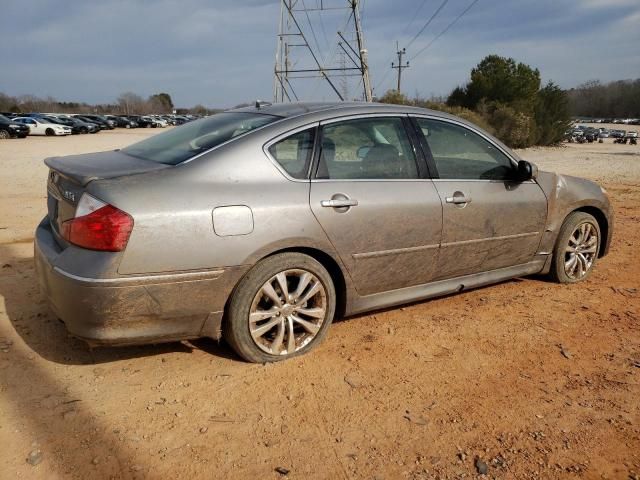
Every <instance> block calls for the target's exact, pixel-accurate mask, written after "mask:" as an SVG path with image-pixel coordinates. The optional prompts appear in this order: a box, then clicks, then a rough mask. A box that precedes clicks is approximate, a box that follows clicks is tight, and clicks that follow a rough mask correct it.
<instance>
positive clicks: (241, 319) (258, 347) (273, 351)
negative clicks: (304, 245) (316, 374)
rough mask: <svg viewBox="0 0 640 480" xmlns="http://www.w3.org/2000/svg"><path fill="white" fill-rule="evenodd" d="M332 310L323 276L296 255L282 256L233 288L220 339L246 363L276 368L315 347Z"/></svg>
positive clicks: (311, 261)
mask: <svg viewBox="0 0 640 480" xmlns="http://www.w3.org/2000/svg"><path fill="white" fill-rule="evenodd" d="M335 308H336V293H335V287H334V285H333V281H332V280H331V276H330V275H329V273H328V272H327V270H326V269H325V268H324V267H323V266H322V264H320V263H319V262H318V261H316V260H315V259H313V258H311V257H309V256H307V255H303V254H301V253H293V252H291V253H282V254H277V255H274V256H272V257H268V258H266V259H265V260H263V261H261V262H260V263H258V264H257V265H256V266H254V267H253V269H252V270H251V271H250V272H249V273H248V274H247V275H246V276H245V277H244V278H243V279H242V280H241V281H240V283H239V284H238V285H237V287H236V289H235V291H234V293H233V295H232V298H231V303H230V304H229V309H228V311H227V323H226V325H225V328H224V336H225V339H226V340H227V342H228V343H229V344H230V345H231V347H232V348H233V349H234V350H235V351H236V353H238V355H240V356H241V357H242V358H244V359H245V360H247V361H249V362H259V363H264V362H276V361H279V360H284V359H286V358H291V357H293V356H297V355H301V354H303V353H306V352H307V351H309V350H311V349H312V348H314V347H315V346H316V345H318V344H319V343H320V342H321V341H322V339H323V338H324V337H325V335H326V334H327V330H328V328H329V325H330V324H331V321H332V320H333V315H334V313H335Z"/></svg>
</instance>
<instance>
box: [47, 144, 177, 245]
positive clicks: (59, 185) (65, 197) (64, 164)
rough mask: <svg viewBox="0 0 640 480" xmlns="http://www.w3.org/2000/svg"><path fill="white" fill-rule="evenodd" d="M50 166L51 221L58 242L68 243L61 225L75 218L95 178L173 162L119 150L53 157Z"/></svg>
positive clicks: (49, 198) (158, 167)
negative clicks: (87, 189) (152, 159)
mask: <svg viewBox="0 0 640 480" xmlns="http://www.w3.org/2000/svg"><path fill="white" fill-rule="evenodd" d="M44 163H45V164H46V165H47V166H48V167H49V169H50V170H49V176H48V178H47V212H48V216H49V223H50V224H51V227H52V228H53V230H54V232H55V233H56V234H57V235H56V237H57V240H58V243H60V244H61V245H63V246H66V244H67V242H66V241H65V240H64V239H63V238H62V236H61V235H60V232H61V231H62V228H61V226H62V224H63V223H64V222H65V221H67V220H70V219H72V218H74V217H75V211H76V207H77V205H78V202H79V201H80V197H81V196H82V194H83V193H84V191H85V189H86V186H87V185H88V184H89V183H90V182H92V181H94V180H104V179H109V178H116V177H122V176H125V175H135V174H140V173H146V172H151V171H155V170H161V169H164V168H169V167H170V166H171V165H166V164H163V163H157V162H150V161H148V160H142V159H139V158H135V157H132V156H130V155H125V154H124V153H121V152H119V151H117V150H116V151H110V152H99V153H88V154H83V155H70V156H66V157H50V158H46V159H45V160H44Z"/></svg>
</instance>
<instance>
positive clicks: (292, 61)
mask: <svg viewBox="0 0 640 480" xmlns="http://www.w3.org/2000/svg"><path fill="white" fill-rule="evenodd" d="M307 1H311V2H314V0H307ZM329 1H332V4H331V5H325V3H327V2H326V0H315V3H314V4H313V6H309V7H307V5H305V0H280V2H281V3H280V26H279V29H278V30H279V31H278V45H277V49H276V62H275V68H274V86H273V99H274V101H275V102H290V101H297V100H299V99H300V98H299V95H298V92H297V91H296V88H294V83H295V84H296V86H297V85H298V82H297V81H298V80H301V79H314V78H315V79H318V78H319V79H321V80H323V81H325V82H326V83H327V84H328V86H329V87H330V88H331V90H332V91H333V92H334V93H335V95H336V96H337V97H338V98H339V99H340V100H346V99H347V98H346V94H345V93H346V92H347V91H348V89H347V87H346V86H345V85H346V77H359V81H358V84H360V83H362V99H363V100H365V101H367V102H370V101H371V81H370V78H369V65H368V63H367V50H366V48H365V46H364V36H363V34H362V26H361V22H360V11H359V0H329ZM345 3H346V5H345ZM331 10H346V11H348V12H349V14H348V18H347V22H346V23H345V31H346V30H350V29H351V27H352V28H353V29H354V30H355V35H354V37H353V38H350V37H349V36H348V35H345V34H344V33H343V32H342V31H338V32H337V35H338V37H339V38H340V41H338V42H337V49H338V52H339V53H340V57H341V62H340V63H339V64H336V65H334V64H333V63H331V60H330V59H328V58H327V57H328V55H325V56H324V57H323V56H322V55H321V52H320V43H319V42H318V38H317V37H316V34H315V31H314V28H313V23H312V22H311V18H310V15H309V14H310V12H316V13H319V14H322V13H323V12H328V11H331ZM305 19H306V21H307V25H305V22H304V20H305ZM320 19H321V21H322V17H320ZM307 26H308V28H309V31H310V33H311V36H309V31H307ZM322 29H323V33H324V25H322ZM309 38H313V39H314V41H315V45H314V46H313V47H312V45H311V43H310V42H309V40H308V39H309ZM348 38H349V39H348ZM325 40H326V36H325ZM347 60H348V62H347ZM338 80H340V81H339V82H338Z"/></svg>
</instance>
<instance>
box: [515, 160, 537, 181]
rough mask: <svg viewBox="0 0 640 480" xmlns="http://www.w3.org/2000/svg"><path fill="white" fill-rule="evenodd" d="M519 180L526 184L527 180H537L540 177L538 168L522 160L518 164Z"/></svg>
mask: <svg viewBox="0 0 640 480" xmlns="http://www.w3.org/2000/svg"><path fill="white" fill-rule="evenodd" d="M516 176H517V179H518V181H519V182H526V181H527V180H532V179H534V180H535V179H536V178H537V177H538V167H537V166H536V165H535V164H533V163H531V162H527V161H526V160H520V161H519V162H518V171H517V174H516Z"/></svg>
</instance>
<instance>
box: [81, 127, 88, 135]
mask: <svg viewBox="0 0 640 480" xmlns="http://www.w3.org/2000/svg"><path fill="white" fill-rule="evenodd" d="M80 133H82V134H83V135H85V134H87V133H89V129H88V128H87V127H82V128H81V129H80Z"/></svg>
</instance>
